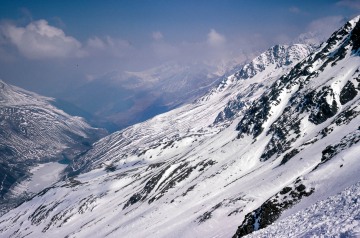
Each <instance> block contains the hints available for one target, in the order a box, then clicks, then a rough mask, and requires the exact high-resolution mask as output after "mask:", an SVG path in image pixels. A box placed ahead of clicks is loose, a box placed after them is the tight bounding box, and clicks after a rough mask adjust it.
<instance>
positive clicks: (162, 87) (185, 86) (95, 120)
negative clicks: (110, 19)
mask: <svg viewBox="0 0 360 238" xmlns="http://www.w3.org/2000/svg"><path fill="white" fill-rule="evenodd" d="M245 60H246V58H245V57H239V58H236V59H234V60H232V61H226V64H225V63H224V64H220V65H218V66H214V63H213V62H209V63H194V64H184V63H175V62H171V63H166V64H163V65H160V66H158V67H154V68H150V69H147V70H143V71H139V72H130V71H128V72H119V71H114V72H109V73H106V74H104V75H102V76H101V77H98V78H96V79H93V80H91V81H88V82H86V83H85V84H84V85H82V86H81V87H78V88H76V89H74V90H72V91H69V92H67V93H64V94H61V95H58V96H57V98H59V99H61V101H62V104H57V106H60V108H62V109H63V110H65V111H67V109H69V107H66V104H64V102H65V103H67V104H72V105H75V106H76V107H77V108H81V109H82V110H83V111H85V112H87V113H83V112H81V110H75V111H74V110H71V111H67V112H69V113H76V115H82V116H85V118H86V119H87V120H88V121H90V122H91V123H92V125H95V126H101V127H105V128H106V129H108V130H109V131H111V132H114V131H116V130H120V129H123V128H126V127H128V126H130V125H133V124H135V123H139V122H142V121H145V120H147V119H149V118H151V117H153V116H155V115H158V114H160V113H164V112H167V111H169V110H171V109H174V108H176V107H178V106H180V105H183V104H186V103H189V102H191V101H193V100H194V99H196V98H198V97H200V96H202V95H203V94H205V93H206V92H207V91H208V90H209V89H210V88H212V87H213V86H214V85H216V84H217V83H218V82H219V80H221V77H222V76H223V75H230V74H232V73H233V72H235V71H236V70H237V69H238V68H239V67H240V66H241V65H242V64H243V62H244V61H245ZM95 98H96V100H95ZM63 105H64V106H65V107H63ZM87 114H88V115H87Z"/></svg>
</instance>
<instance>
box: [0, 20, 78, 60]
mask: <svg viewBox="0 0 360 238" xmlns="http://www.w3.org/2000/svg"><path fill="white" fill-rule="evenodd" d="M1 31H2V33H3V34H4V35H5V37H6V38H7V39H8V40H9V41H10V43H12V44H13V45H15V46H16V48H17V49H18V50H19V52H20V53H21V54H23V55H24V56H25V57H27V58H30V59H44V58H68V57H81V56H84V54H85V52H84V51H82V50H81V43H80V42H79V41H78V40H76V39H75V38H74V37H71V36H67V35H65V33H64V31H63V30H61V29H59V28H56V27H53V26H50V25H49V24H48V22H47V21H46V20H38V21H33V22H31V23H29V24H28V25H27V26H26V27H17V26H15V25H12V24H6V25H3V26H2V27H1Z"/></svg>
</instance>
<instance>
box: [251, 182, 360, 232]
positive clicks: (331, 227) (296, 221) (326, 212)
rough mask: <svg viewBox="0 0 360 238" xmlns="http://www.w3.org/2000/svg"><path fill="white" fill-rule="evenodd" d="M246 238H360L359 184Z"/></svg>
mask: <svg viewBox="0 0 360 238" xmlns="http://www.w3.org/2000/svg"><path fill="white" fill-rule="evenodd" d="M246 237H249V238H250V237H257V238H260V237H279V238H281V237H304V238H305V237H360V182H358V183H356V184H354V185H352V186H350V187H348V188H346V189H345V190H344V191H342V192H341V193H338V194H336V195H334V196H331V197H328V198H327V199H325V200H321V201H318V202H316V203H315V204H313V205H312V206H310V207H308V208H306V209H303V210H301V211H299V212H297V213H295V214H293V215H291V216H287V217H284V218H282V219H281V220H279V221H277V222H275V223H274V224H272V225H271V226H269V227H267V228H265V229H262V230H259V231H256V232H254V233H252V234H251V235H248V236H246Z"/></svg>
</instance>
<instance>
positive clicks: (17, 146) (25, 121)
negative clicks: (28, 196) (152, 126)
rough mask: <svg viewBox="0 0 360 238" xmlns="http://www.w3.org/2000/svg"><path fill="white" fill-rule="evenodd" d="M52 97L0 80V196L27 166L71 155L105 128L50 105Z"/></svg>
mask: <svg viewBox="0 0 360 238" xmlns="http://www.w3.org/2000/svg"><path fill="white" fill-rule="evenodd" d="M51 101H52V99H50V98H46V97H42V96H39V95H37V94H35V93H31V92H28V91H26V90H23V89H20V88H18V87H15V86H11V85H8V84H6V83H5V82H3V81H0V164H1V166H0V167H1V168H0V181H1V182H0V197H1V198H3V196H4V195H5V194H6V193H7V192H8V190H9V188H10V187H11V186H12V185H13V184H14V183H16V182H17V180H18V179H19V178H24V177H26V176H27V175H29V173H28V168H29V167H31V166H34V165H36V164H39V163H44V162H50V161H58V160H61V159H64V158H67V159H70V160H71V159H73V157H75V155H76V154H78V153H79V152H81V151H84V150H87V149H89V148H90V145H91V143H92V142H94V141H95V140H97V139H99V138H100V137H101V136H103V135H105V132H104V131H102V130H99V129H94V128H92V127H90V126H89V125H88V124H87V123H86V122H85V121H84V120H83V119H82V118H79V117H72V116H70V115H68V114H66V113H64V112H63V111H61V110H59V109H57V108H55V107H53V106H52V105H51Z"/></svg>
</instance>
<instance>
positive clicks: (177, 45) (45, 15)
mask: <svg viewBox="0 0 360 238" xmlns="http://www.w3.org/2000/svg"><path fill="white" fill-rule="evenodd" d="M0 3H1V7H0V78H1V79H3V80H4V81H7V82H10V83H13V84H16V85H19V86H21V87H25V88H28V89H30V90H34V91H37V92H40V93H44V94H47V95H52V94H55V92H56V90H66V87H71V86H72V85H75V84H76V83H81V82H85V81H86V80H88V79H89V78H91V79H93V78H96V77H98V76H101V75H103V74H106V73H107V72H111V71H113V70H120V71H121V70H124V71H126V70H129V71H136V70H144V69H147V68H150V67H154V66H157V65H159V64H162V63H164V62H168V61H182V62H185V63H192V62H193V61H206V60H215V61H216V60H219V61H220V60H222V59H230V58H231V57H236V56H238V55H241V54H251V53H256V52H261V51H263V50H266V49H267V48H268V47H270V46H272V45H273V44H277V43H290V42H294V40H295V39H296V38H297V37H298V36H299V35H300V34H302V33H306V32H314V31H317V33H318V35H319V36H320V37H327V36H328V35H329V34H330V33H331V32H332V31H333V30H335V29H336V28H337V27H338V26H340V25H341V24H342V23H343V22H344V21H345V20H346V19H349V18H352V17H354V16H355V15H357V14H358V13H359V10H360V1H356V0H334V1H330V0H317V1H311V0H302V1H300V0H287V1H285V0H278V1H266V0H262V1H260V0H252V1H245V0H243V1H242V0H222V1H220V0H197V1H195V0H192V1H187V0H181V1H179V0H172V1H169V0H152V1H150V0H142V1H140V0H118V1H114V0H107V1H91V0H86V1H85V0H77V1H70V0H63V1H45V0H43V1H40V0H38V1H32V0H23V1H21V0H19V1H5V0H1V1H0ZM75 66H76V67H75ZM60 86H61V87H60Z"/></svg>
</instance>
